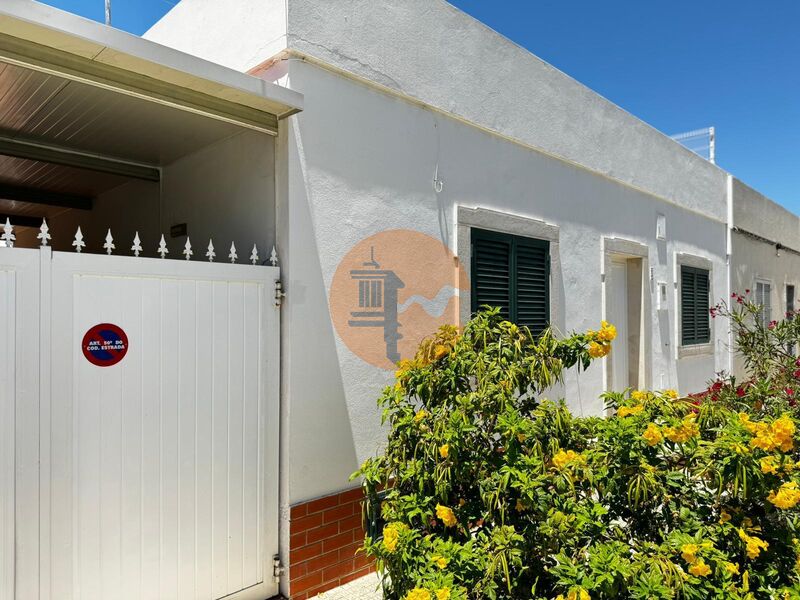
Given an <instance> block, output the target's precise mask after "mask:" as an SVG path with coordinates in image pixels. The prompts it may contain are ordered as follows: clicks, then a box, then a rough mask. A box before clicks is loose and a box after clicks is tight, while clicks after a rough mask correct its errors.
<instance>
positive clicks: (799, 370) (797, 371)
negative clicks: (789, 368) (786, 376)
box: [792, 369, 800, 379]
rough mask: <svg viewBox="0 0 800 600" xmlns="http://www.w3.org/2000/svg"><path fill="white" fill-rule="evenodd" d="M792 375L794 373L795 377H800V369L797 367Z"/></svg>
mask: <svg viewBox="0 0 800 600" xmlns="http://www.w3.org/2000/svg"><path fill="white" fill-rule="evenodd" d="M792 375H794V378H795V379H800V369H797V370H796V371H795V372H794V373H792Z"/></svg>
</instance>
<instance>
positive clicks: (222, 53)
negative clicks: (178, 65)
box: [142, 0, 286, 72]
mask: <svg viewBox="0 0 800 600" xmlns="http://www.w3.org/2000/svg"><path fill="white" fill-rule="evenodd" d="M142 37H144V38H145V39H148V40H151V41H153V42H157V43H159V44H163V45H165V46H170V47H171V48H175V49H176V50H180V51H182V52H186V53H188V54H193V55H194V56H199V57H200V58H205V59H207V60H210V61H213V62H215V63H218V64H220V65H223V66H226V67H229V68H231V69H236V70H237V71H243V72H246V71H249V70H250V69H252V68H254V67H256V66H258V65H259V64H261V63H262V62H263V61H264V60H266V59H267V58H269V57H270V56H273V55H275V54H278V53H279V52H280V51H281V50H283V49H285V48H286V0H224V1H222V0H181V1H180V2H179V3H178V4H177V5H176V6H175V7H174V8H172V9H171V10H170V11H169V12H168V13H167V14H166V15H165V16H164V17H162V18H161V19H160V20H159V21H158V22H157V23H156V24H155V25H153V26H152V27H151V28H150V29H149V30H148V31H147V32H146V33H145V34H144V35H143V36H142Z"/></svg>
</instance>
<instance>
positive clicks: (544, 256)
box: [471, 229, 550, 335]
mask: <svg viewBox="0 0 800 600" xmlns="http://www.w3.org/2000/svg"><path fill="white" fill-rule="evenodd" d="M471 241H472V311H473V312H476V311H477V310H478V309H480V307H482V306H486V305H488V306H494V307H499V308H500V314H501V315H502V316H503V317H505V318H507V319H509V320H510V321H513V322H515V323H517V324H519V325H525V326H527V327H529V328H530V330H531V332H532V333H533V334H534V335H538V334H539V333H541V332H542V331H543V330H544V329H545V328H546V327H547V325H548V323H549V317H550V272H549V264H550V263H549V257H550V244H549V242H546V241H543V240H536V239H532V238H524V237H520V236H513V235H508V234H503V233H498V232H495V231H484V230H481V229H473V230H472V240H471Z"/></svg>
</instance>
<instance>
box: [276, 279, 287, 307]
mask: <svg viewBox="0 0 800 600" xmlns="http://www.w3.org/2000/svg"><path fill="white" fill-rule="evenodd" d="M284 298H286V292H284V291H283V284H282V283H281V282H280V280H278V281H276V282H275V306H280V305H282V304H283V299H284Z"/></svg>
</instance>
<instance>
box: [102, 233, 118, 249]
mask: <svg viewBox="0 0 800 600" xmlns="http://www.w3.org/2000/svg"><path fill="white" fill-rule="evenodd" d="M103 248H105V249H106V254H111V252H112V251H113V250H114V249H115V248H116V246H115V245H114V236H112V235H111V229H109V230H108V233H106V243H105V244H103Z"/></svg>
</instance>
